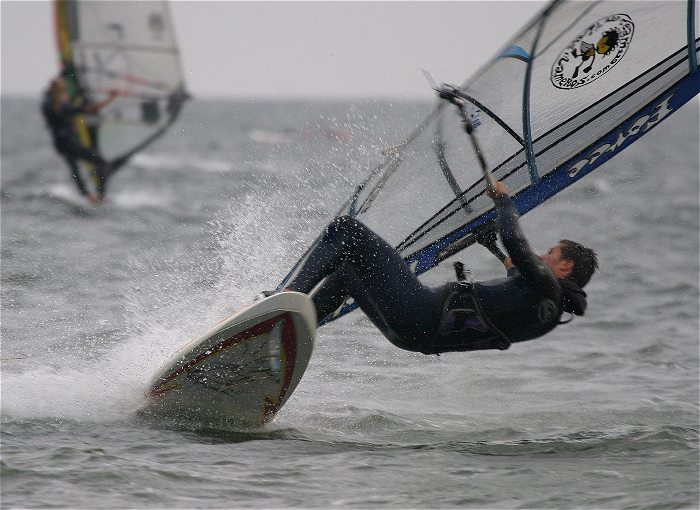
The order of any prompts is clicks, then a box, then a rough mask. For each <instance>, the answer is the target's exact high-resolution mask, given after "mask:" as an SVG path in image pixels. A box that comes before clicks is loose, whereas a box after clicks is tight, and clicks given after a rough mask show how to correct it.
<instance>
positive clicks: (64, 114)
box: [41, 77, 117, 202]
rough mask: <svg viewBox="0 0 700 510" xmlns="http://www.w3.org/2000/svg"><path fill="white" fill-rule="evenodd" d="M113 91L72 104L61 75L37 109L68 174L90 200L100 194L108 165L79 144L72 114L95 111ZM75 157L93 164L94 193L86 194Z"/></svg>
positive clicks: (52, 81)
mask: <svg viewBox="0 0 700 510" xmlns="http://www.w3.org/2000/svg"><path fill="white" fill-rule="evenodd" d="M116 96H117V93H116V92H114V91H112V92H110V95H109V97H108V98H107V99H105V100H104V101H102V102H100V103H89V104H83V105H82V106H75V105H74V104H73V103H72V102H71V100H70V97H69V95H68V88H67V86H66V82H65V80H64V79H63V78H60V77H59V78H55V79H53V80H51V83H50V85H49V88H48V90H47V91H46V92H45V93H44V98H43V101H42V104H41V112H42V113H43V115H44V118H45V119H46V124H47V126H48V128H49V130H50V131H51V136H52V138H53V145H54V148H55V149H56V152H58V153H59V154H60V155H61V156H63V159H65V161H66V163H67V164H68V168H69V169H70V171H71V176H72V177H73V180H74V181H75V184H76V185H77V187H78V190H79V191H80V193H81V194H83V195H85V196H86V197H87V198H88V200H90V201H91V202H100V201H102V200H103V197H104V187H105V183H106V178H107V175H108V164H107V162H106V161H105V160H104V159H103V158H102V156H101V155H100V154H99V153H98V151H97V148H96V147H86V146H85V145H83V144H82V143H80V141H79V139H78V135H77V132H76V128H75V116H76V115H79V114H83V113H97V112H99V111H100V110H101V109H102V108H103V107H105V106H106V105H107V104H109V103H110V102H112V101H113V100H114V98H115V97H116ZM78 160H83V161H87V162H90V163H92V164H93V165H94V173H95V179H96V184H95V187H96V194H93V193H90V192H89V191H88V189H87V187H86V186H85V182H84V181H83V179H82V177H81V176H80V172H79V170H78Z"/></svg>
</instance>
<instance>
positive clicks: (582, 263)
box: [540, 239, 598, 287]
mask: <svg viewBox="0 0 700 510" xmlns="http://www.w3.org/2000/svg"><path fill="white" fill-rule="evenodd" d="M540 258H541V259H542V260H543V261H544V262H545V264H547V267H549V269H551V270H552V273H554V276H556V277H557V278H561V279H564V278H566V279H569V280H572V281H574V282H576V283H577V284H578V285H579V286H580V287H584V286H585V285H586V284H587V283H588V281H589V280H590V279H591V276H593V273H594V272H595V270H596V269H598V257H597V256H596V254H595V252H594V251H593V250H591V249H590V248H586V247H585V246H583V245H581V244H578V243H576V242H574V241H569V240H568V239H562V240H561V241H559V243H558V244H555V245H554V246H552V247H551V248H550V249H549V251H548V252H547V253H546V254H544V255H542V256H541V257H540Z"/></svg>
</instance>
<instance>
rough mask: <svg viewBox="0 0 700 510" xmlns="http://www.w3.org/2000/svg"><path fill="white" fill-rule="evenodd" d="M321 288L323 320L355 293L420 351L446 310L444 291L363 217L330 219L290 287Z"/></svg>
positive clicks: (373, 315) (385, 328) (381, 324)
mask: <svg viewBox="0 0 700 510" xmlns="http://www.w3.org/2000/svg"><path fill="white" fill-rule="evenodd" d="M326 276H328V279H327V280H326V281H325V282H324V284H323V285H322V287H321V288H320V289H319V290H318V291H317V292H316V293H315V295H314V296H313V297H314V302H315V304H316V306H317V312H318V316H319V320H321V319H323V318H324V317H325V316H326V315H328V313H330V312H332V311H333V310H335V309H336V308H337V307H338V306H340V304H341V303H342V300H343V297H344V296H347V295H350V296H352V297H353V299H355V301H356V302H357V304H358V305H359V306H360V307H361V308H362V310H363V311H364V312H365V313H366V314H367V316H368V317H369V318H370V319H371V320H372V322H373V323H374V324H375V325H376V326H377V327H378V328H379V329H380V330H381V331H382V332H383V333H384V334H385V335H386V336H387V338H389V340H390V341H391V342H392V343H394V344H396V345H397V346H399V347H401V348H404V349H408V350H414V351H420V350H422V349H423V348H424V347H423V346H424V344H425V343H426V342H427V341H428V340H429V339H430V338H432V336H433V334H434V332H435V330H436V328H437V326H438V324H439V321H440V316H441V312H442V302H441V301H442V299H441V298H442V293H441V292H439V291H434V290H432V289H430V288H427V287H425V286H423V285H422V284H421V283H420V281H419V280H418V278H417V277H416V276H415V275H414V274H413V272H412V271H411V270H410V268H409V267H408V265H407V264H406V263H405V262H404V260H403V259H402V258H401V256H400V255H399V254H398V253H397V252H396V250H394V248H393V247H392V246H391V245H389V244H388V243H386V242H385V241H384V240H383V239H382V238H380V237H379V236H378V235H376V234H375V233H374V232H372V231H371V230H370V229H368V228H367V227H365V226H364V225H363V224H362V223H360V222H358V221H356V220H354V219H352V218H349V217H342V218H338V219H336V220H334V221H333V223H331V225H329V227H328V228H327V229H326V232H325V234H324V236H323V237H322V238H321V240H320V241H319V243H318V245H317V246H316V248H315V249H314V251H313V252H312V254H311V255H310V257H309V259H308V260H307V262H306V264H305V265H304V267H303V268H302V270H301V271H300V272H299V274H298V275H297V277H296V278H295V279H294V280H293V281H292V282H291V283H290V284H289V285H288V286H287V288H289V289H290V290H297V291H299V292H305V293H309V292H311V290H312V289H313V288H314V287H315V286H316V284H317V283H318V282H319V281H321V280H322V279H323V278H324V277H326Z"/></svg>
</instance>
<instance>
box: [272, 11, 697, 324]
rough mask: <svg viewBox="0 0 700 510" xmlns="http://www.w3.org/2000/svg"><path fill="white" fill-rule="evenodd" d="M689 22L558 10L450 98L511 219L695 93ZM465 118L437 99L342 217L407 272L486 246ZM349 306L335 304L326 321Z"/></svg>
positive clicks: (683, 16) (693, 20)
mask: <svg viewBox="0 0 700 510" xmlns="http://www.w3.org/2000/svg"><path fill="white" fill-rule="evenodd" d="M698 21H699V20H698V12H697V11H696V9H695V4H694V2H693V1H692V0H691V1H688V2H614V1H597V2H581V1H572V2H569V1H554V2H552V3H550V4H549V5H548V6H546V7H545V8H544V9H543V10H542V11H541V12H540V13H539V14H538V15H537V16H536V17H535V18H534V19H533V20H532V21H531V22H530V23H529V24H528V25H527V26H526V27H525V28H524V29H523V30H522V31H521V32H520V33H519V34H518V35H516V36H515V37H514V38H513V39H512V40H511V41H509V42H508V44H507V45H506V47H505V49H503V50H502V51H500V52H499V53H498V54H497V56H496V57H494V58H493V59H492V60H491V61H490V62H488V63H487V64H486V65H485V66H484V67H483V68H482V69H480V70H479V71H478V72H477V73H475V74H474V76H473V77H472V78H471V79H469V80H467V81H466V82H465V83H464V84H463V85H461V86H460V87H456V88H454V89H453V92H454V95H455V96H456V97H457V98H458V99H459V100H460V102H461V103H462V105H463V113H464V115H466V116H467V118H468V119H469V120H470V123H471V124H472V125H473V126H474V134H475V135H476V136H477V137H478V140H479V144H480V146H481V152H482V156H483V157H484V158H485V159H486V161H487V162H488V165H489V166H490V167H491V170H492V173H493V176H494V178H495V179H498V180H501V181H503V182H504V183H505V185H506V187H507V188H508V190H509V191H510V193H511V196H512V199H513V202H514V204H515V206H516V208H517V210H518V211H519V213H520V214H524V213H526V212H528V211H530V210H532V209H533V208H534V207H537V206H538V205H540V204H542V203H543V202H544V201H546V200H547V199H549V198H551V197H552V196H554V195H556V194H557V193H558V192H560V191H561V190H563V189H565V188H566V187H568V186H570V185H572V184H573V183H575V182H576V181H578V180H580V179H581V178H583V177H584V176H585V175H587V174H589V173H590V172H592V171H593V170H595V169H596V168H599V167H600V166H601V165H603V164H604V163H605V162H606V161H608V160H609V159H610V158H612V157H613V156H615V155H616V154H618V153H619V152H620V151H622V150H623V149H625V148H626V147H628V146H629V145H630V144H632V143H634V142H635V141H636V140H638V139H639V138H640V137H641V136H643V135H644V134H645V133H647V132H649V131H650V130H651V129H654V128H655V127H656V126H658V125H659V124H661V123H662V122H663V121H664V120H665V119H666V118H667V117H669V116H670V115H671V114H672V113H673V112H675V111H676V110H677V109H679V108H680V107H681V106H682V105H683V104H685V103H686V102H688V101H689V100H690V99H692V98H693V97H694V96H696V95H697V94H698V92H699V91H700V72H698V63H697V53H698V39H697V38H696V35H695V34H696V27H697V26H698ZM461 113H462V112H460V111H458V110H457V109H455V107H454V106H453V105H451V104H449V103H447V102H445V101H441V102H440V104H438V106H437V107H436V109H435V110H434V111H433V112H432V113H431V114H430V115H429V116H428V117H427V118H426V119H425V121H424V122H423V123H422V124H421V125H419V126H418V127H417V128H416V129H415V130H414V131H413V132H412V133H410V134H409V136H408V137H407V138H406V139H405V140H404V142H402V143H400V144H398V145H397V146H396V147H394V148H392V149H391V150H389V151H387V152H386V154H385V159H384V160H383V161H382V162H381V164H379V165H378V166H377V167H376V168H375V169H374V170H373V171H371V172H370V173H369V176H368V177H367V178H366V179H365V181H363V182H362V183H361V184H360V185H359V186H358V187H357V188H356V190H355V192H354V193H353V195H352V196H351V197H350V198H349V199H348V201H347V202H346V203H345V204H344V205H343V207H342V208H341V209H340V211H339V212H338V215H339V216H340V215H351V216H355V217H357V218H358V219H360V220H361V221H363V222H364V223H365V224H367V225H368V226H369V227H370V228H372V229H373V230H374V231H376V232H377V233H378V234H379V235H381V236H382V237H383V238H385V239H386V240H387V241H389V242H391V243H392V244H393V245H394V246H396V247H397V250H398V251H399V253H400V254H401V255H402V256H403V257H404V259H405V260H406V261H407V262H408V263H409V265H410V267H411V268H412V269H413V270H414V272H415V273H416V274H421V273H423V272H425V271H428V270H430V269H432V268H434V267H435V266H437V265H438V264H439V263H440V262H441V261H443V260H445V259H446V258H448V257H449V256H451V255H453V254H455V253H457V252H458V251H460V250H462V249H464V248H466V247H468V246H470V245H472V244H474V243H478V242H482V243H483V244H488V243H487V242H485V241H484V240H488V239H492V238H493V232H495V229H496V224H495V218H496V214H495V210H494V206H493V201H492V200H491V199H489V198H488V197H487V196H486V194H485V190H486V183H485V181H484V179H483V178H482V174H481V166H480V161H479V155H478V154H477V153H476V152H475V151H474V149H473V146H472V145H471V144H470V143H469V139H468V138H467V136H466V134H465V132H464V126H463V124H464V122H463V120H462V119H463V116H462V115H461ZM399 211H400V214H399V213H398V212H399ZM304 260H305V257H302V259H301V260H300V261H299V263H298V264H297V265H296V266H295V268H294V269H292V271H291V273H290V274H289V275H288V276H287V278H285V280H284V281H283V282H282V284H281V285H280V288H281V287H283V286H284V285H285V284H286V282H287V281H289V280H291V279H292V278H293V277H294V275H295V274H296V272H297V271H298V269H299V268H300V267H302V265H303V262H304ZM351 309H352V305H345V306H344V307H343V308H342V309H341V310H339V311H338V312H336V314H334V315H333V317H330V318H327V319H333V318H335V317H337V316H340V315H342V314H344V313H346V312H347V311H349V310H351Z"/></svg>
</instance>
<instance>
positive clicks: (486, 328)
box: [434, 282, 511, 350]
mask: <svg viewBox="0 0 700 510" xmlns="http://www.w3.org/2000/svg"><path fill="white" fill-rule="evenodd" d="M459 337H461V338H462V342H461V343H464V344H465V345H464V346H462V348H460V349H459V350H480V349H500V350H505V349H507V348H508V347H510V344H511V341H510V339H509V338H508V337H507V336H506V335H505V334H504V333H503V332H502V331H500V330H499V329H498V328H497V327H496V326H494V325H493V323H492V322H491V321H490V320H489V319H488V317H486V315H485V314H484V313H483V311H482V310H481V308H480V307H479V300H478V294H477V289H476V288H475V287H474V286H473V285H472V284H471V283H467V282H459V283H457V284H456V285H455V286H454V287H453V289H452V290H451V291H450V292H449V294H448V295H447V297H446V299H445V301H444V305H443V313H442V318H441V320H440V326H439V328H438V331H437V338H436V340H435V342H434V343H435V347H438V346H439V345H440V344H445V343H448V342H450V340H452V342H454V341H455V340H457V339H458V338H459ZM445 347H447V346H446V345H445ZM455 347H456V346H455ZM455 350H457V349H455Z"/></svg>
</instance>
